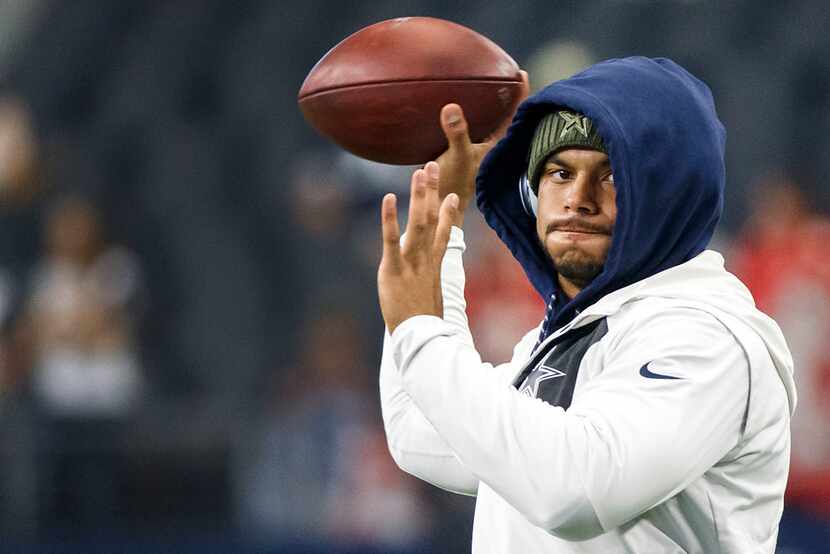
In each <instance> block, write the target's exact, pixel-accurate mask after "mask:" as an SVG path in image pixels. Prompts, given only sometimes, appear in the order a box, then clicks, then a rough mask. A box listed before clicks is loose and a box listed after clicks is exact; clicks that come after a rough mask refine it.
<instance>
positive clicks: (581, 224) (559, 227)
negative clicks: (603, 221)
mask: <svg viewBox="0 0 830 554" xmlns="http://www.w3.org/2000/svg"><path fill="white" fill-rule="evenodd" d="M554 231H574V232H578V233H597V234H600V235H610V234H611V227H608V226H605V225H598V224H596V223H591V222H590V221H586V220H584V219H582V218H579V217H566V218H559V219H553V220H551V221H550V222H549V223H548V224H547V226H546V227H545V233H552V232H554Z"/></svg>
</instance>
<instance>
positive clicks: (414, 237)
mask: <svg viewBox="0 0 830 554" xmlns="http://www.w3.org/2000/svg"><path fill="white" fill-rule="evenodd" d="M439 178H440V169H439V166H438V164H437V163H436V162H429V163H428V164H426V166H425V167H424V168H423V169H418V170H417V171H415V173H413V174H412V183H411V189H412V190H411V199H410V203H409V221H408V224H407V230H406V238H405V240H404V244H403V246H401V243H400V238H401V237H400V227H399V225H398V216H397V210H396V203H397V199H396V198H395V195H394V194H387V195H386V196H384V198H383V205H382V207H381V227H382V234H383V257H382V258H381V261H380V267H379V268H378V295H379V297H380V309H381V312H382V313H383V320H384V321H385V322H386V327H387V328H388V329H389V332H390V333H392V332H393V331H394V330H395V328H397V326H398V325H400V324H401V323H402V322H403V321H405V320H407V319H409V318H410V317H413V316H416V315H435V316H438V317H444V307H443V302H442V297H441V260H442V259H443V258H444V253H445V252H446V250H447V243H448V242H449V239H450V228H451V227H452V225H453V221H455V219H456V217H457V213H458V210H459V196H458V195H457V194H455V193H450V194H448V195H447V196H446V197H445V198H444V200H443V202H442V201H441V200H440V199H439V191H438V183H439Z"/></svg>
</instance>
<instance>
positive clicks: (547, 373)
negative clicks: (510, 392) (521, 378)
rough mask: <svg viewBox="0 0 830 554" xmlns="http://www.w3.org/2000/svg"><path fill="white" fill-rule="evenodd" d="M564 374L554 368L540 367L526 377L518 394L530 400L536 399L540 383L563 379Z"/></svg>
mask: <svg viewBox="0 0 830 554" xmlns="http://www.w3.org/2000/svg"><path fill="white" fill-rule="evenodd" d="M564 376H565V373H563V372H561V371H559V370H558V369H556V368H553V367H550V366H546V365H541V366H539V367H537V368H536V369H535V370H533V371H532V372H531V373H530V375H528V376H527V379H525V382H524V385H522V388H521V390H520V391H519V392H520V393H522V394H524V395H527V396H529V397H531V398H537V397H538V396H539V385H540V384H541V383H542V381H547V380H548V379H556V378H557V377H564Z"/></svg>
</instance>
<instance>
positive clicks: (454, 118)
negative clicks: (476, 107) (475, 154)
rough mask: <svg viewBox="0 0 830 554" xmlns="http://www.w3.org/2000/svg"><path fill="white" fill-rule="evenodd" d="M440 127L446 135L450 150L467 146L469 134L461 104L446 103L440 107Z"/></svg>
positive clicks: (468, 144)
mask: <svg viewBox="0 0 830 554" xmlns="http://www.w3.org/2000/svg"><path fill="white" fill-rule="evenodd" d="M441 129H443V131H444V136H446V137H447V142H448V143H449V145H450V150H455V149H466V148H469V146H470V144H471V143H470V134H469V130H468V127H467V119H466V118H465V117H464V111H463V110H462V109H461V106H459V105H458V104H447V105H446V106H444V107H443V108H442V109H441Z"/></svg>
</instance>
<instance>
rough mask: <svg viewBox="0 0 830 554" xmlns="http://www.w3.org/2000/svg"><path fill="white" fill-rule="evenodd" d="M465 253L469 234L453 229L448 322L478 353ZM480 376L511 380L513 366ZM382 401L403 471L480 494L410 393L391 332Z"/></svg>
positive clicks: (446, 285) (444, 271)
mask: <svg viewBox="0 0 830 554" xmlns="http://www.w3.org/2000/svg"><path fill="white" fill-rule="evenodd" d="M464 250H465V244H464V234H463V231H462V230H461V229H459V228H458V227H453V228H452V229H451V231H450V242H449V244H448V246H447V253H446V255H445V256H444V260H443V261H442V265H441V289H442V294H443V298H444V320H443V321H444V322H446V326H447V329H449V330H451V334H452V335H453V337H455V340H457V341H458V342H459V343H460V344H464V345H466V346H468V347H469V348H473V339H472V335H471V334H470V329H469V327H468V324H467V314H466V301H465V299H464V281H465V276H464V266H463V263H462V254H463V253H464ZM480 370H482V371H488V372H495V373H498V374H502V375H504V377H502V378H503V379H510V376H511V375H510V370H511V366H510V364H504V366H499V367H498V368H493V367H492V366H491V365H490V364H482V367H481V368H480ZM380 400H381V411H382V413H383V425H384V428H385V430H386V438H387V442H388V444H389V451H390V453H391V454H392V458H393V459H394V460H395V462H396V463H397V464H398V466H399V467H400V468H401V469H403V470H404V471H406V472H407V473H410V474H412V475H415V476H416V477H419V478H421V479H423V480H424V481H427V482H429V483H432V484H433V485H435V486H438V487H441V488H442V489H446V490H449V491H452V492H457V493H461V494H468V495H475V494H476V492H477V490H478V479H477V478H476V477H475V476H474V475H473V474H472V473H471V472H470V471H469V470H468V469H467V468H466V467H464V465H463V464H462V463H461V462H460V461H459V460H458V457H457V456H456V455H455V453H454V452H453V451H452V449H451V448H450V447H449V446H448V445H447V443H446V442H445V441H444V440H443V439H442V438H441V437H440V436H439V435H438V433H437V432H436V431H435V428H434V427H433V426H432V424H430V423H429V421H427V419H426V418H425V417H424V415H423V414H422V413H421V411H420V410H419V409H418V407H417V406H416V405H415V404H414V403H413V402H412V399H411V398H410V396H409V394H408V393H407V392H406V391H405V390H404V388H403V383H402V380H401V375H400V372H399V370H398V368H397V367H396V365H395V362H394V360H393V359H392V348H391V346H390V339H389V333H388V332H386V333H385V335H384V341H383V356H382V358H381V365H380Z"/></svg>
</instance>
